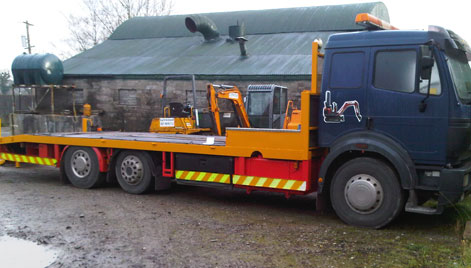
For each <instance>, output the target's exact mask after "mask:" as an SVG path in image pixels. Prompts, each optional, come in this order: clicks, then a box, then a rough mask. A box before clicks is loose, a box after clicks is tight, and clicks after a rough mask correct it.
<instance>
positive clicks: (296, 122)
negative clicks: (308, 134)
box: [283, 100, 301, 129]
mask: <svg viewBox="0 0 471 268" xmlns="http://www.w3.org/2000/svg"><path fill="white" fill-rule="evenodd" d="M300 127H301V110H300V109H298V108H297V107H295V106H294V104H293V101H292V100H290V101H288V105H286V113H285V120H284V122H283V129H299V128H300Z"/></svg>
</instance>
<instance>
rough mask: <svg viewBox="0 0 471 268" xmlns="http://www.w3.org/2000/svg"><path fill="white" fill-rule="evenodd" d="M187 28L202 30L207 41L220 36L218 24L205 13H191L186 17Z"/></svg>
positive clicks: (194, 31) (195, 30) (193, 31)
mask: <svg viewBox="0 0 471 268" xmlns="http://www.w3.org/2000/svg"><path fill="white" fill-rule="evenodd" d="M185 26H186V28H187V29H188V30H189V31H190V32H192V33H196V32H200V33H201V34H202V35H203V37H204V40H205V41H214V40H217V39H218V38H219V32H218V28H217V27H216V24H215V23H214V22H213V21H212V20H211V19H210V18H208V17H206V16H203V15H191V16H188V17H186V18H185Z"/></svg>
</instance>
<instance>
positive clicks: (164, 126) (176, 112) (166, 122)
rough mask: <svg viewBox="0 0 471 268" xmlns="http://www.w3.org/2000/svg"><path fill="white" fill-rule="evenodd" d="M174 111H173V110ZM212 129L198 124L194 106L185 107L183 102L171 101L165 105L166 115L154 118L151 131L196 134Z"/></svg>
mask: <svg viewBox="0 0 471 268" xmlns="http://www.w3.org/2000/svg"><path fill="white" fill-rule="evenodd" d="M172 111H173V112H172ZM202 131H210V129H208V128H199V127H197V126H196V116H195V115H194V110H193V107H190V106H187V107H183V105H182V104H181V103H177V102H173V103H169V106H167V107H164V116H163V117H160V118H154V119H152V122H151V124H150V128H149V132H153V133H168V134H195V133H199V132H202Z"/></svg>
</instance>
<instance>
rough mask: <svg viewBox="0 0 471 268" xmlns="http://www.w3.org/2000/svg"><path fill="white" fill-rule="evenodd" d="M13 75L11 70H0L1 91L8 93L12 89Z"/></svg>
mask: <svg viewBox="0 0 471 268" xmlns="http://www.w3.org/2000/svg"><path fill="white" fill-rule="evenodd" d="M10 78H11V75H10V72H9V71H3V72H0V91H1V92H2V93H3V94H8V93H9V92H10V89H11V84H12V83H13V82H12V81H11V79H10Z"/></svg>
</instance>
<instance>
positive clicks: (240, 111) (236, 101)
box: [207, 84, 250, 136]
mask: <svg viewBox="0 0 471 268" xmlns="http://www.w3.org/2000/svg"><path fill="white" fill-rule="evenodd" d="M216 88H217V89H218V90H216ZM207 90H208V94H207V98H208V103H209V110H210V113H211V118H212V120H213V128H214V132H215V134H217V135H219V136H221V135H222V127H221V118H220V115H219V111H220V109H219V105H218V99H226V100H230V101H231V103H232V106H233V108H234V111H235V112H236V113H237V121H238V125H239V126H240V127H246V128H249V127H250V122H249V117H248V116H247V111H246V110H245V106H244V101H243V99H242V94H241V93H240V90H239V89H238V88H237V87H236V86H228V85H213V84H209V85H208V87H207Z"/></svg>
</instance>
